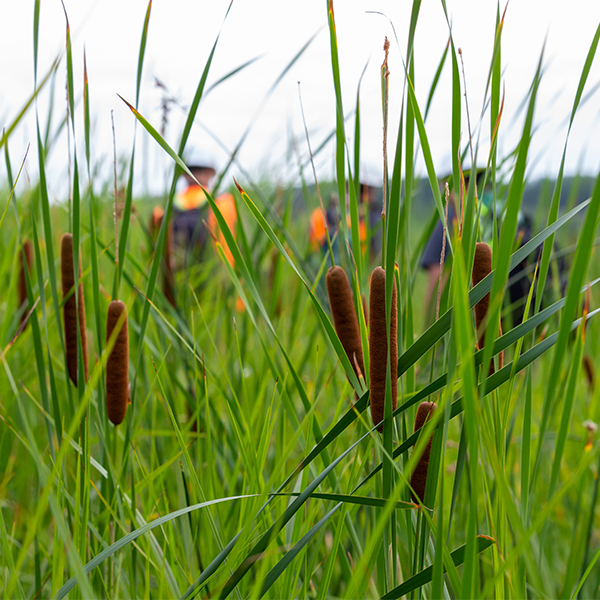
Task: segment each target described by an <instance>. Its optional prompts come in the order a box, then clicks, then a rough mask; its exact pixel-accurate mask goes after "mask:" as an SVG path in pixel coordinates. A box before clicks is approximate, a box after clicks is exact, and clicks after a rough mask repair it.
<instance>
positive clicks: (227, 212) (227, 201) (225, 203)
mask: <svg viewBox="0 0 600 600" xmlns="http://www.w3.org/2000/svg"><path fill="white" fill-rule="evenodd" d="M215 204H216V205H217V207H218V209H219V211H220V212H221V214H222V215H223V218H224V219H225V222H226V223H227V225H228V227H229V229H230V230H231V233H232V234H233V237H235V225H236V223H237V210H236V209H235V200H234V198H233V195H232V194H230V193H229V192H225V193H224V194H221V195H220V196H219V197H218V198H217V199H216V200H215ZM208 227H209V228H210V230H211V231H212V232H213V234H214V235H215V236H216V237H217V240H218V242H219V244H221V246H222V248H223V252H224V253H225V256H226V257H227V260H228V262H229V264H230V265H231V266H232V267H233V265H234V264H235V260H234V258H233V254H232V253H231V250H230V249H229V246H228V245H227V242H226V241H225V236H224V235H223V232H222V231H221V230H220V229H219V224H218V222H217V217H216V216H215V214H214V213H213V211H212V210H211V211H210V213H209V214H208Z"/></svg>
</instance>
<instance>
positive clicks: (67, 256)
mask: <svg viewBox="0 0 600 600" xmlns="http://www.w3.org/2000/svg"><path fill="white" fill-rule="evenodd" d="M60 274H61V280H62V292H63V299H64V298H66V297H67V296H68V295H69V293H71V295H70V296H69V298H68V299H67V301H66V302H65V303H64V305H63V318H64V322H65V344H66V350H67V368H68V370H69V377H70V378H71V381H72V382H73V383H74V384H75V385H77V321H78V320H79V337H80V339H81V352H82V355H83V371H84V380H85V381H87V379H88V351H87V331H86V328H85V301H84V297H83V282H82V281H81V252H80V253H79V289H78V294H77V302H76V301H75V294H74V293H72V292H71V290H73V288H74V287H75V275H74V271H73V236H72V235H71V234H70V233H65V234H64V235H63V236H62V240H61V244H60ZM77 305H79V319H78V318H77V313H78V308H77Z"/></svg>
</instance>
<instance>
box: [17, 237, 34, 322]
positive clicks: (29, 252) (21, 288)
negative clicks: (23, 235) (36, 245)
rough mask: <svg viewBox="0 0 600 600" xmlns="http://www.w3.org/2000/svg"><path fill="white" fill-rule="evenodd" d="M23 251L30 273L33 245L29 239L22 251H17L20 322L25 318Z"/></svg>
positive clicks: (25, 287)
mask: <svg viewBox="0 0 600 600" xmlns="http://www.w3.org/2000/svg"><path fill="white" fill-rule="evenodd" d="M23 253H25V261H26V262H27V271H28V272H29V273H31V265H32V264H33V247H32V245H31V241H30V240H26V241H25V242H24V243H23V252H19V297H18V303H19V309H20V310H21V311H22V312H21V323H23V321H25V319H26V318H27V306H28V303H27V282H26V281H25V265H24V264H23Z"/></svg>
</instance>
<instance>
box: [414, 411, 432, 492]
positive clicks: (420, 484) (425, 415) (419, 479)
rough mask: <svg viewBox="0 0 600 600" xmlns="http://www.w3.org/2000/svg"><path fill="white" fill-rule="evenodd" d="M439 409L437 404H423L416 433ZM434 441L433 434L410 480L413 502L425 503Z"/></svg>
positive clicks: (416, 418)
mask: <svg viewBox="0 0 600 600" xmlns="http://www.w3.org/2000/svg"><path fill="white" fill-rule="evenodd" d="M436 409H437V404H436V403H435V402H421V404H419V408H417V416H416V417H415V433H416V432H417V431H419V429H421V427H423V425H425V423H426V422H427V420H428V419H430V418H431V415H433V413H434V412H435V410H436ZM432 440H433V433H432V434H431V436H430V438H429V440H428V441H427V446H425V450H424V451H423V454H422V455H421V458H420V459H419V462H418V464H417V466H416V467H415V470H414V471H413V474H412V476H411V478H410V487H411V488H412V489H413V491H412V492H411V494H410V495H411V498H412V500H413V502H418V501H419V500H421V502H424V501H425V487H426V486H427V471H428V469H429V454H430V452H431V441H432Z"/></svg>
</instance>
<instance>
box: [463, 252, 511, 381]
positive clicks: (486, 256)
mask: <svg viewBox="0 0 600 600" xmlns="http://www.w3.org/2000/svg"><path fill="white" fill-rule="evenodd" d="M491 272H492V250H491V248H490V247H489V245H488V244H486V243H485V242H477V244H476V246H475V258H474V259H473V272H472V275H471V281H472V282H473V285H474V286H475V285H477V284H478V283H479V282H480V281H482V280H483V279H485V278H486V277H487V276H488V275H489V274H490V273H491ZM489 307H490V293H489V292H488V293H487V294H486V295H485V296H484V297H483V298H482V299H481V300H480V301H479V302H478V303H477V304H476V305H475V308H474V310H475V327H476V329H477V335H478V336H479V337H478V339H477V346H478V347H479V349H480V350H481V349H482V348H483V346H484V344H485V332H486V323H485V319H486V317H487V314H488V309H489ZM498 335H500V336H501V335H502V325H499V327H498ZM503 366H504V351H502V352H500V354H499V355H498V368H500V369H501V368H502V367H503ZM493 373H494V363H493V361H492V362H491V363H490V375H492V374H493Z"/></svg>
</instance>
